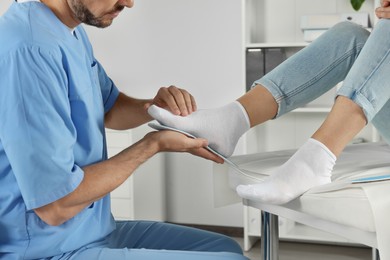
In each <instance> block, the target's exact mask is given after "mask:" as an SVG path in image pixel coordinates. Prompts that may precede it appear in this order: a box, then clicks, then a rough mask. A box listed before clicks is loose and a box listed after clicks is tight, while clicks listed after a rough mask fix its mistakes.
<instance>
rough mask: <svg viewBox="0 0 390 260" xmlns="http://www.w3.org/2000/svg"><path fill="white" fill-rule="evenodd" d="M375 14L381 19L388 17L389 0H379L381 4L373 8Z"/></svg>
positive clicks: (389, 12)
mask: <svg viewBox="0 0 390 260" xmlns="http://www.w3.org/2000/svg"><path fill="white" fill-rule="evenodd" d="M375 14H376V16H377V17H378V18H379V19H381V18H384V19H389V18H390V0H381V6H380V7H378V8H376V9H375Z"/></svg>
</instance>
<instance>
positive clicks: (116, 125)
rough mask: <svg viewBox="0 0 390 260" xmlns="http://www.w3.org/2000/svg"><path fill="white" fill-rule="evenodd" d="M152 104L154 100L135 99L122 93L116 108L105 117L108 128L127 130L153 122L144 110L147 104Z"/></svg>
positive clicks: (115, 105)
mask: <svg viewBox="0 0 390 260" xmlns="http://www.w3.org/2000/svg"><path fill="white" fill-rule="evenodd" d="M150 102H152V100H148V99H145V100H143V99H135V98H132V97H128V96H126V95H125V94H123V93H120V94H119V96H118V99H117V100H116V102H115V104H114V106H113V107H112V108H111V110H110V111H109V112H108V113H107V114H106V115H105V125H106V127H107V128H111V129H116V130H125V129H131V128H134V127H137V126H140V125H142V124H144V123H146V122H148V121H150V120H152V118H151V117H150V116H149V115H148V113H147V112H146V109H145V108H144V106H145V104H146V103H150Z"/></svg>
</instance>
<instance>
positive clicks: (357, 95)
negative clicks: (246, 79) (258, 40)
mask: <svg viewBox="0 0 390 260" xmlns="http://www.w3.org/2000/svg"><path fill="white" fill-rule="evenodd" d="M389 53H390V20H387V19H381V20H380V21H379V22H378V23H377V24H376V26H375V28H374V30H373V31H372V33H371V34H370V33H369V32H368V31H366V30H365V29H364V28H362V27H360V26H358V25H355V24H353V23H350V22H342V23H339V24H337V25H335V26H334V27H333V28H331V29H329V30H328V31H327V32H326V33H324V34H323V35H321V36H320V37H319V38H318V39H317V40H315V41H314V42H313V43H311V44H310V45H309V46H307V47H305V48H304V49H302V50H301V51H299V52H298V53H296V54H295V55H293V56H292V57H290V58H289V59H287V60H286V61H285V62H283V63H282V64H280V65H279V66H278V67H277V68H275V69H274V70H272V71H271V72H270V73H268V74H267V75H265V76H264V77H263V78H261V79H259V80H257V81H256V82H255V83H254V85H255V84H260V85H262V86H264V87H265V88H267V89H268V91H270V92H271V94H272V95H273V97H274V98H275V100H276V101H277V103H278V104H279V109H278V113H277V116H276V117H279V116H281V115H283V114H285V113H287V112H289V111H291V110H293V109H295V108H297V107H300V106H303V105H305V104H307V103H309V102H310V101H312V100H314V99H316V98H317V97H319V96H320V95H322V94H324V93H325V92H327V91H328V90H330V89H331V88H333V87H334V86H335V85H336V84H337V83H339V82H341V81H343V84H342V86H341V88H340V89H339V90H338V92H337V95H341V96H345V97H347V98H349V99H351V100H352V101H353V102H355V103H356V104H357V105H359V106H360V107H361V108H362V109H363V111H364V114H365V116H366V118H367V121H368V122H371V123H372V124H373V125H374V126H375V127H376V128H377V129H378V131H379V132H380V134H381V135H382V137H383V138H384V139H385V140H386V141H387V142H390V102H389V98H390V56H389Z"/></svg>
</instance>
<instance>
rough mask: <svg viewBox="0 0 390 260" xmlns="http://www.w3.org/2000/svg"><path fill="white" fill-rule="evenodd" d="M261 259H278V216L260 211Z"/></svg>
mask: <svg viewBox="0 0 390 260" xmlns="http://www.w3.org/2000/svg"><path fill="white" fill-rule="evenodd" d="M261 257H262V258H261V259H262V260H278V259H279V221H278V216H277V215H273V214H270V213H268V212H265V211H262V212H261Z"/></svg>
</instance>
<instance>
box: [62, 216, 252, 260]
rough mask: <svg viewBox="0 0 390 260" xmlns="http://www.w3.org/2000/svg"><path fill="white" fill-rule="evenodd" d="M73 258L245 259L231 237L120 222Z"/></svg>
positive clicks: (115, 259)
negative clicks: (99, 241)
mask: <svg viewBox="0 0 390 260" xmlns="http://www.w3.org/2000/svg"><path fill="white" fill-rule="evenodd" d="M67 259H72V260H89V259H91V260H113V259H114V260H117V259H118V260H121V259H132V260H138V259H140V260H184V259H185V260H218V259H221V260H222V259H225V260H248V258H246V257H244V256H243V255H242V250H241V247H240V246H239V245H238V244H237V242H235V241H234V240H232V239H231V238H229V237H227V236H224V235H220V234H216V233H212V232H208V231H203V230H199V229H195V228H189V227H184V226H179V225H173V224H167V223H160V222H152V221H121V222H117V228H116V230H115V231H113V233H111V235H110V236H109V237H108V243H107V244H106V245H105V246H104V247H93V248H82V249H81V250H79V251H77V252H73V253H72V255H71V256H70V258H67Z"/></svg>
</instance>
